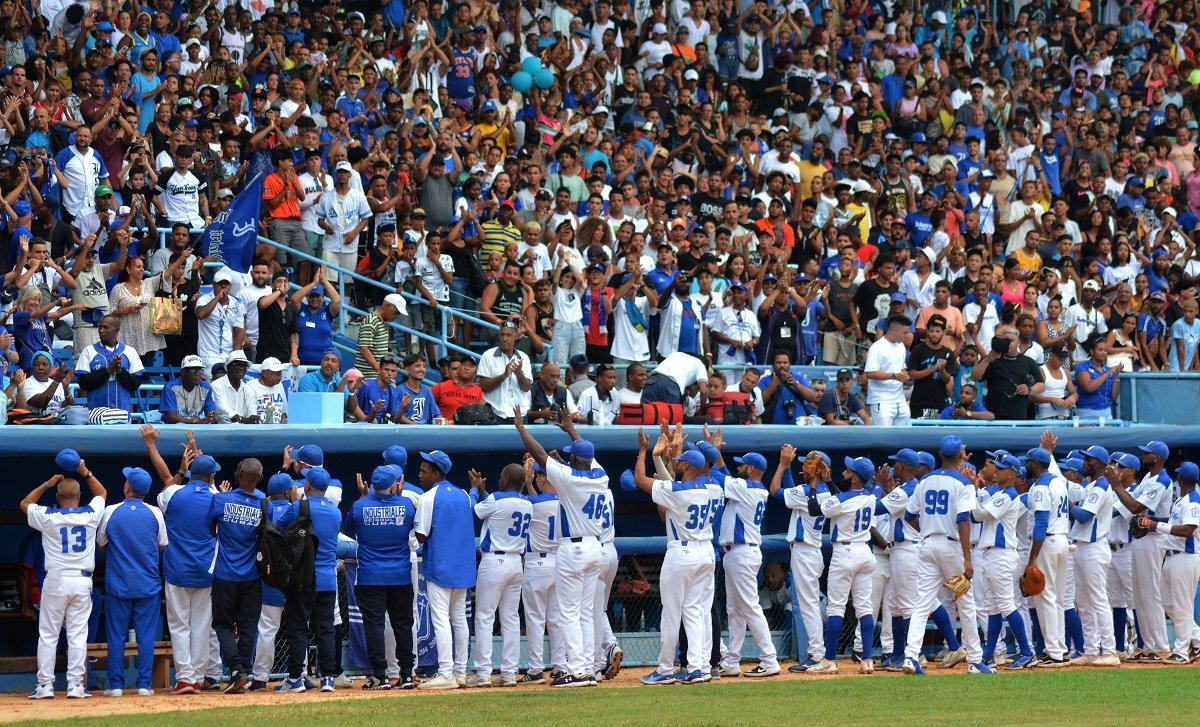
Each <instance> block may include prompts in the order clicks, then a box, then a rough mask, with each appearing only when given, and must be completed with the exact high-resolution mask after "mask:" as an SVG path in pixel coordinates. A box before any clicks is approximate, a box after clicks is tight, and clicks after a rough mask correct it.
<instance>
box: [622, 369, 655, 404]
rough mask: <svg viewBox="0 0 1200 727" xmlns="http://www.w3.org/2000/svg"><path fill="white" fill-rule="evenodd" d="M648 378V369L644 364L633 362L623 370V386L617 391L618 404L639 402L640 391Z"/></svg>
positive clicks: (640, 401)
mask: <svg viewBox="0 0 1200 727" xmlns="http://www.w3.org/2000/svg"><path fill="white" fill-rule="evenodd" d="M649 378H650V371H649V369H647V368H646V367H645V366H644V365H642V364H640V363H637V362H634V363H631V364H629V368H627V369H626V370H625V386H624V387H622V388H621V390H620V391H618V392H617V402H618V404H641V403H642V392H643V390H644V389H645V387H646V382H647V381H648V380H649Z"/></svg>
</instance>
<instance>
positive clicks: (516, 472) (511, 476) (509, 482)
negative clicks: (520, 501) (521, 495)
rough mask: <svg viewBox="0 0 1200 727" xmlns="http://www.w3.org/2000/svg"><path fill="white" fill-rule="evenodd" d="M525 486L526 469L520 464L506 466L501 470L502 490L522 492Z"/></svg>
mask: <svg viewBox="0 0 1200 727" xmlns="http://www.w3.org/2000/svg"><path fill="white" fill-rule="evenodd" d="M524 486H525V468H524V467H522V466H521V465H519V464H510V465H505V466H504V469H502V470H500V489H501V490H504V491H506V492H512V491H517V490H520V489H521V488H522V487H524Z"/></svg>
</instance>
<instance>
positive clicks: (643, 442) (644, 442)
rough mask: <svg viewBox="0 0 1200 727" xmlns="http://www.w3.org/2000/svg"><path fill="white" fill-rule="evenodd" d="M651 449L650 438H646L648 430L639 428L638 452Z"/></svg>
mask: <svg viewBox="0 0 1200 727" xmlns="http://www.w3.org/2000/svg"><path fill="white" fill-rule="evenodd" d="M649 448H650V437H647V436H646V430H645V429H641V428H640V427H639V428H638V450H639V451H642V452H645V451H646V450H647V449H649Z"/></svg>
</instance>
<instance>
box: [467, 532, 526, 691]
mask: <svg viewBox="0 0 1200 727" xmlns="http://www.w3.org/2000/svg"><path fill="white" fill-rule="evenodd" d="M521 575H522V573H521V556H519V555H517V554H516V553H504V554H503V555H501V554H499V553H484V554H483V556H482V557H481V558H480V561H479V570H478V573H477V575H476V576H475V673H476V674H479V675H480V676H490V675H491V673H492V625H493V624H494V623H495V621H496V612H497V611H499V613H500V638H501V642H502V644H503V647H502V649H501V651H500V674H501V675H502V676H516V674H517V666H518V663H519V662H520V660H521V616H520V614H519V613H517V611H518V609H520V607H521Z"/></svg>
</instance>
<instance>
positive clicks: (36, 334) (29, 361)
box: [12, 310, 50, 371]
mask: <svg viewBox="0 0 1200 727" xmlns="http://www.w3.org/2000/svg"><path fill="white" fill-rule="evenodd" d="M48 325H49V319H48V318H47V317H46V316H42V317H41V318H33V317H32V316H31V315H30V312H29V311H27V310H19V311H17V312H16V313H13V314H12V334H13V338H15V339H16V340H15V341H14V345H15V346H16V347H17V351H18V352H19V353H20V354H21V364H20V365H21V368H23V369H25V370H26V371H28V370H29V369H31V368H33V355H34V354H35V353H37V352H38V351H46V352H47V353H49V352H50V336H49V334H48V333H47V327H48Z"/></svg>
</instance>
